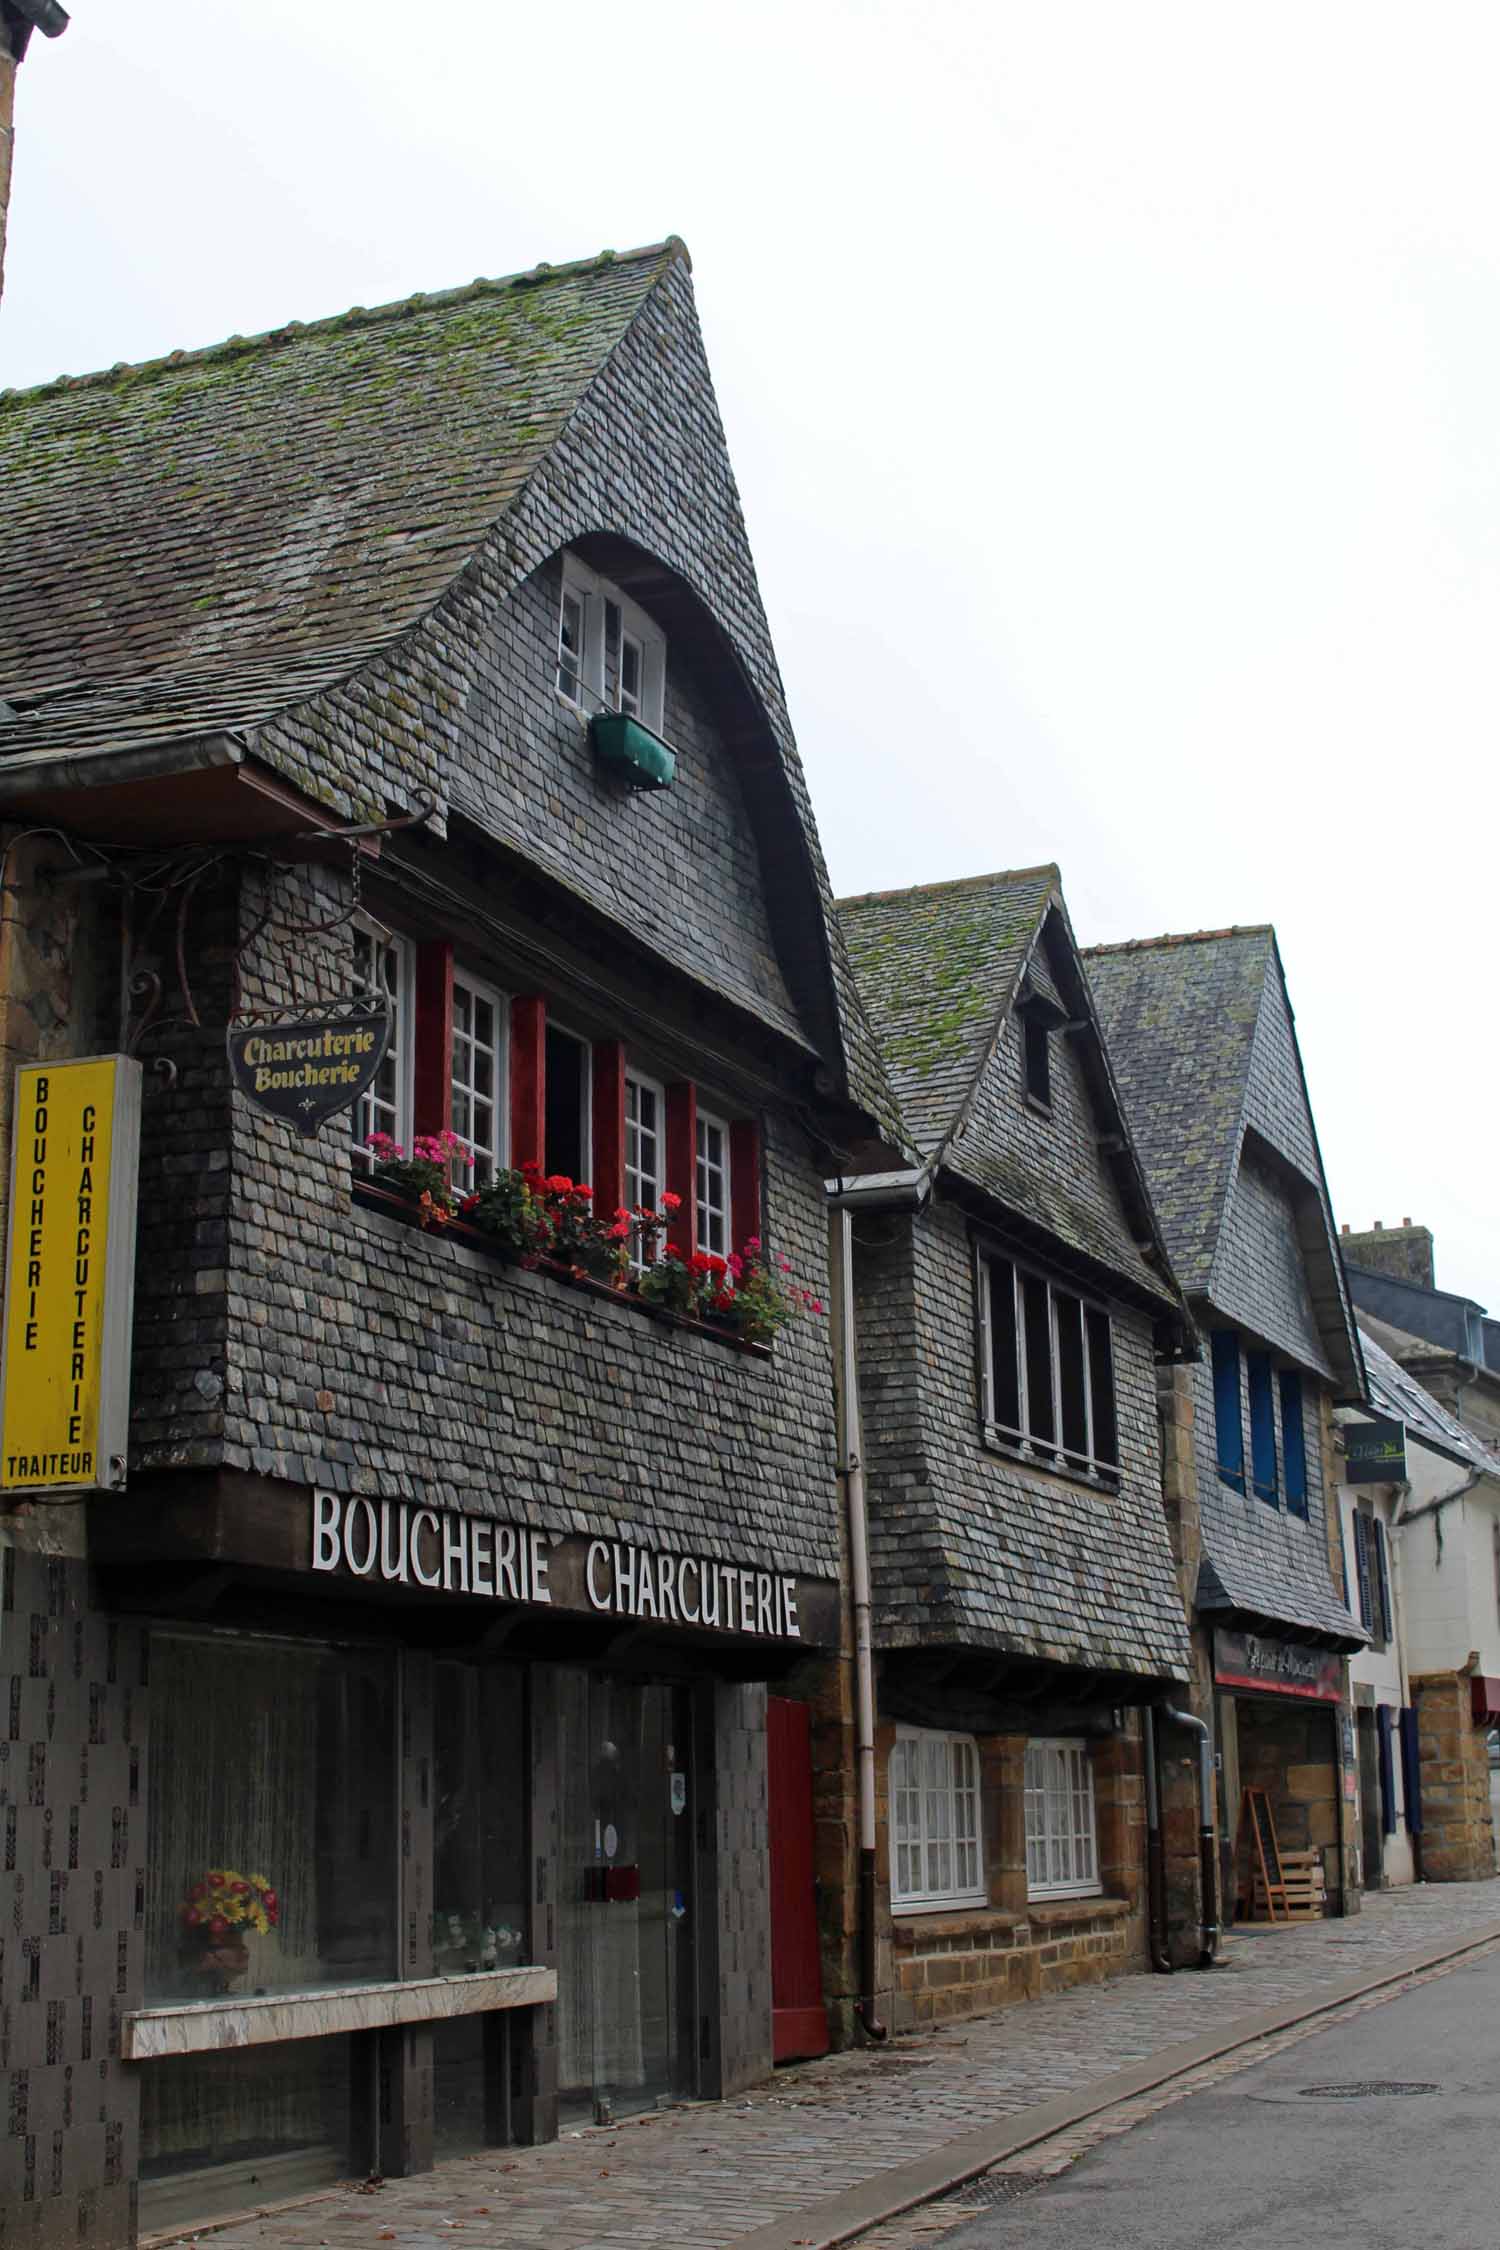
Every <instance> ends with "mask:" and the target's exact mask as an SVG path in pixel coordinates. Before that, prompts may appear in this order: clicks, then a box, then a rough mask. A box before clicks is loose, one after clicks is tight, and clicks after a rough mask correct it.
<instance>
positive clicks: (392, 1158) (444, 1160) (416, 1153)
mask: <svg viewBox="0 0 1500 2250" xmlns="http://www.w3.org/2000/svg"><path fill="white" fill-rule="evenodd" d="M365 1146H366V1148H368V1150H369V1151H370V1155H371V1156H372V1158H373V1159H374V1162H373V1164H372V1166H371V1169H370V1177H371V1179H372V1180H374V1181H375V1183H376V1184H377V1186H379V1187H384V1188H392V1189H394V1191H395V1193H396V1194H397V1195H404V1196H405V1197H406V1198H407V1199H408V1201H409V1202H412V1203H415V1204H416V1206H417V1208H418V1210H419V1211H420V1213H421V1217H422V1224H423V1226H424V1227H445V1226H446V1225H447V1224H448V1221H449V1220H450V1219H451V1218H452V1217H453V1215H454V1212H455V1211H456V1210H457V1209H458V1207H459V1205H458V1198H457V1196H456V1195H455V1193H454V1191H453V1174H454V1172H455V1170H458V1171H468V1170H472V1168H473V1164H474V1152H473V1150H472V1149H471V1148H470V1147H469V1144H468V1142H467V1141H466V1140H465V1139H464V1138H463V1136H462V1134H460V1133H453V1132H450V1131H449V1130H448V1128H447V1126H446V1125H445V1126H444V1127H443V1130H442V1132H441V1133H418V1135H417V1137H416V1139H415V1140H414V1141H413V1142H412V1144H411V1154H410V1155H409V1156H408V1154H407V1152H406V1150H405V1149H404V1148H403V1147H402V1145H401V1143H400V1142H399V1141H393V1140H392V1139H391V1136H390V1134H389V1133H372V1134H371V1135H370V1137H369V1139H368V1140H367V1141H366V1143H365Z"/></svg>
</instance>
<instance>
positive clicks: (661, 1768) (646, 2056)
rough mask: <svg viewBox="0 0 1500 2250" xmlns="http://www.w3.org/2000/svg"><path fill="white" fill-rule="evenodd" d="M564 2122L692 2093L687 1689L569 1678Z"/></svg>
mask: <svg viewBox="0 0 1500 2250" xmlns="http://www.w3.org/2000/svg"><path fill="white" fill-rule="evenodd" d="M558 1713H559V1728H560V1735H561V1740H560V1744H559V1750H560V1761H559V1763H560V1772H561V1787H562V1823H561V1828H562V1878H561V1883H560V1893H561V1901H562V1914H561V1929H560V1945H559V1957H558V2012H559V2018H560V2023H561V2033H560V2037H561V2052H560V2055H559V2068H558V2083H559V2113H560V2118H561V2122H562V2123H563V2124H564V2125H578V2124H607V2123H608V2122H609V2121H610V2120H611V2119H612V2118H615V2117H623V2116H626V2115H628V2114H629V2113H630V2112H631V2111H633V2110H641V2109H651V2108H654V2107H662V2106H665V2105H666V2104H668V2103H670V2102H673V2101H678V2100H681V2099H682V2098H683V2097H684V2096H685V2095H688V2094H691V2093H692V2092H694V2091H695V2086H696V2078H695V2070H694V2044H693V2024H694V2019H695V2016H696V2012H697V2011H696V1987H695V1977H694V1964H695V1936H694V1915H693V1895H692V1868H693V1807H692V1802H691V1786H690V1780H689V1775H690V1769H691V1760H690V1757H689V1754H688V1753H689V1732H688V1729H689V1704H688V1697H687V1694H686V1691H685V1690H683V1689H681V1688H675V1687H663V1686H659V1685H656V1684H653V1683H650V1682H646V1681H640V1680H619V1679H611V1678H609V1677H607V1676H606V1675H604V1674H601V1673H589V1672H584V1671H579V1670H573V1669H568V1670H565V1671H563V1672H562V1673H561V1674H560V1675H559V1693H558Z"/></svg>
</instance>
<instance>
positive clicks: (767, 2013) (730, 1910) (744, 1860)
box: [700, 1682, 771, 2094]
mask: <svg viewBox="0 0 1500 2250" xmlns="http://www.w3.org/2000/svg"><path fill="white" fill-rule="evenodd" d="M713 1698H714V1767H715V1777H714V1778H715V1790H716V1796H717V1806H716V1813H717V1822H718V1834H717V1846H718V1850H717V1859H718V1866H717V1871H716V1872H717V1879H718V1898H717V1902H716V1907H715V1908H714V1909H713V1910H716V1911H717V1914H718V1951H719V2065H720V2084H719V2086H718V2088H717V2089H716V2090H717V2091H718V2092H719V2093H720V2094H733V2093H737V2092H738V2091H739V2089H740V2088H741V2087H742V2086H750V2085H753V2084H754V2083H755V2081H756V2080H757V2079H759V2078H764V2077H765V2075H766V2073H767V2071H769V2069H770V2068H771V1889H770V1883H771V1870H770V1855H769V1845H768V1841H767V1834H766V1817H767V1812H766V1691H765V1688H764V1687H762V1686H760V1685H757V1684H752V1685H748V1686H740V1685H738V1684H733V1683H729V1682H720V1683H718V1684H717V1685H716V1686H715V1688H714V1690H713ZM700 1895H701V1896H702V1905H703V1909H704V1910H705V1911H709V1910H710V1909H711V1902H713V1892H712V1891H709V1892H707V1894H706V1895H704V1894H700Z"/></svg>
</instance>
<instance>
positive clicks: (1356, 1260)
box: [1339, 1219, 1437, 1289]
mask: <svg viewBox="0 0 1500 2250" xmlns="http://www.w3.org/2000/svg"><path fill="white" fill-rule="evenodd" d="M1339 1248H1340V1249H1341V1250H1342V1251H1343V1253H1344V1256H1345V1257H1346V1258H1347V1259H1348V1261H1349V1263H1350V1265H1351V1266H1363V1267H1364V1269H1365V1271H1366V1273H1385V1274H1389V1275H1390V1276H1391V1278H1392V1280H1394V1281H1414V1282H1415V1283H1416V1284H1417V1286H1418V1288H1419V1289H1435V1288H1436V1287H1437V1282H1436V1280H1435V1279H1434V1272H1435V1268H1434V1265H1433V1254H1432V1234H1431V1231H1430V1229H1428V1228H1427V1227H1414V1226H1413V1225H1412V1223H1411V1220H1410V1219H1403V1220H1402V1221H1401V1224H1400V1226H1399V1227H1388V1226H1384V1225H1382V1223H1381V1222H1380V1220H1379V1219H1377V1220H1376V1221H1375V1224H1374V1226H1373V1227H1372V1228H1371V1229H1370V1232H1369V1233H1368V1234H1351V1233H1350V1232H1349V1229H1348V1227H1347V1226H1346V1227H1344V1228H1343V1229H1342V1231H1341V1233H1340V1236H1339Z"/></svg>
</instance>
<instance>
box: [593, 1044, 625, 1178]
mask: <svg viewBox="0 0 1500 2250" xmlns="http://www.w3.org/2000/svg"><path fill="white" fill-rule="evenodd" d="M593 1078H594V1156H593V1162H594V1173H593V1189H594V1209H595V1210H596V1211H598V1212H600V1213H602V1215H603V1216H604V1217H605V1218H607V1219H609V1218H613V1216H614V1214H615V1212H616V1211H618V1210H619V1208H620V1206H621V1204H622V1203H623V1202H624V1201H625V1049H624V1046H623V1045H622V1043H621V1042H620V1041H619V1040H618V1039H601V1040H599V1041H597V1042H596V1044H595V1047H594V1071H593Z"/></svg>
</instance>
